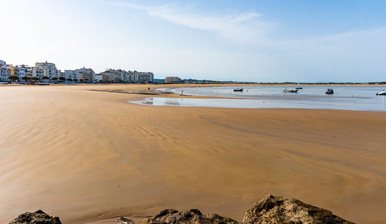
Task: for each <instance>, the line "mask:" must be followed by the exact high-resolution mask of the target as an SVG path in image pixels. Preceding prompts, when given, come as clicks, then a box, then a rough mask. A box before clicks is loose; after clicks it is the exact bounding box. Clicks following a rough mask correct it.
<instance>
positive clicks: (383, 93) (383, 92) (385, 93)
mask: <svg viewBox="0 0 386 224" xmlns="http://www.w3.org/2000/svg"><path fill="white" fill-rule="evenodd" d="M376 95H377V96H386V91H385V90H383V91H381V92H379V93H377V94H376Z"/></svg>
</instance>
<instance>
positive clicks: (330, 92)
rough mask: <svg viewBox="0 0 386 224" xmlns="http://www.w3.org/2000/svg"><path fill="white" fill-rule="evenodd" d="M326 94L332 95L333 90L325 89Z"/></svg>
mask: <svg viewBox="0 0 386 224" xmlns="http://www.w3.org/2000/svg"><path fill="white" fill-rule="evenodd" d="M326 94H328V95H332V94H334V90H333V89H327V91H326Z"/></svg>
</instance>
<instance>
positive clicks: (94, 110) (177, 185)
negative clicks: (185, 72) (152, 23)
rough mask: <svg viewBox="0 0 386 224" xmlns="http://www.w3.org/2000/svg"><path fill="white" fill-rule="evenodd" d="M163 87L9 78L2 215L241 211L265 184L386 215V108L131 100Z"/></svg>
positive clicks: (358, 213) (345, 213)
mask: <svg viewBox="0 0 386 224" xmlns="http://www.w3.org/2000/svg"><path fill="white" fill-rule="evenodd" d="M161 86H162V85H74V86H65V85H60V86H56V85H52V86H42V87H37V88H30V87H29V86H20V87H19V88H13V87H12V88H7V87H6V86H4V87H5V88H0V93H1V95H2V96H3V98H4V100H2V101H1V102H0V104H1V107H0V120H1V121H2V127H1V128H0V136H1V137H0V138H1V142H2V144H3V146H2V150H1V159H0V171H1V173H2V174H5V175H3V176H2V177H0V184H1V185H2V186H5V187H4V188H3V189H2V194H1V201H2V202H4V203H3V204H2V205H0V211H1V213H4V214H1V218H0V221H1V222H2V223H8V222H9V221H11V220H12V219H13V218H14V217H16V216H17V214H20V213H22V212H25V211H33V210H36V209H37V208H38V209H43V210H45V211H47V212H49V213H50V214H54V215H55V216H60V217H61V219H63V222H64V223H91V221H97V220H104V219H109V218H114V217H117V216H129V217H132V216H134V217H141V216H150V215H153V214H155V213H157V212H159V211H160V210H162V209H165V208H176V209H178V210H184V209H185V208H187V209H190V208H193V207H195V208H198V209H200V210H202V211H204V212H205V213H210V212H216V213H219V214H220V215H224V216H228V217H231V218H234V219H236V220H240V217H239V216H240V215H241V214H242V212H240V211H245V210H246V208H248V207H249V206H250V205H251V204H253V203H254V202H255V201H256V200H257V199H259V198H261V197H262V196H264V195H266V194H268V193H272V194H278V195H283V196H290V197H296V198H299V199H301V200H304V201H307V202H309V203H311V204H314V205H317V206H320V207H323V208H327V209H329V210H331V211H333V212H334V213H336V214H338V215H340V216H342V217H345V218H347V219H349V220H352V221H354V222H358V223H384V222H385V221H386V215H385V214H383V211H384V209H385V208H386V203H385V201H386V196H385V195H386V194H385V193H386V189H385V188H384V186H385V184H386V178H385V173H384V170H386V164H385V162H384V158H386V152H384V150H383V147H384V145H386V140H385V139H384V133H385V131H386V114H385V113H378V112H362V111H334V110H311V109H307V110H302V109H254V110H250V109H223V108H177V107H173V108H170V107H168V108H165V107H145V106H141V105H132V104H128V103H126V102H127V100H134V99H140V98H143V97H144V94H143V93H146V92H147V88H149V87H150V88H152V89H153V88H161ZM165 86H166V87H171V86H173V87H178V86H179V85H165ZM181 86H183V87H186V86H187V85H185V84H183V85H181ZM192 86H197V85H192ZM203 86H205V87H208V86H209V85H203ZM214 86H223V85H214ZM230 86H237V85H234V84H232V85H230ZM241 86H243V85H241ZM302 86H304V85H302ZM93 89H97V90H100V91H91V90H93ZM122 90H123V91H124V92H122ZM160 96H162V97H181V96H173V95H169V94H168V95H166V94H165V95H162V94H161V95H160ZM184 97H185V96H184ZM186 97H188V96H186ZM195 97H197V96H195ZM26 186H28V187H26Z"/></svg>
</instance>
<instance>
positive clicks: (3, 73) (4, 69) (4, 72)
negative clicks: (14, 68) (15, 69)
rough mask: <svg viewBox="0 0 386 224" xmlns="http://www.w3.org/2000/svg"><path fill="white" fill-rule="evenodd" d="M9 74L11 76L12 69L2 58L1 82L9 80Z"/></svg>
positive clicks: (0, 65)
mask: <svg viewBox="0 0 386 224" xmlns="http://www.w3.org/2000/svg"><path fill="white" fill-rule="evenodd" d="M9 76H11V71H10V70H9V68H8V66H7V63H6V62H5V61H3V60H0V82H7V81H8V77H9Z"/></svg>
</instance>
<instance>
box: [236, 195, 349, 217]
mask: <svg viewBox="0 0 386 224" xmlns="http://www.w3.org/2000/svg"><path fill="white" fill-rule="evenodd" d="M243 223H244V224H249V223H261V224H263V223H264V224H274V223H288V224H289V223H291V224H294V223H299V224H300V223H309V224H319V223H320V224H333V223H336V224H338V223H342V224H351V223H352V222H350V221H347V220H344V219H342V218H340V217H338V216H336V215H334V214H332V212H330V211H328V210H325V209H321V208H318V207H315V206H312V205H309V204H306V203H303V202H301V201H299V200H296V199H293V198H284V197H277V196H273V195H267V196H265V197H264V198H263V199H262V200H261V201H259V202H257V203H256V204H255V205H254V206H253V207H252V208H250V209H249V210H248V211H247V212H246V213H245V216H244V218H243Z"/></svg>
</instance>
